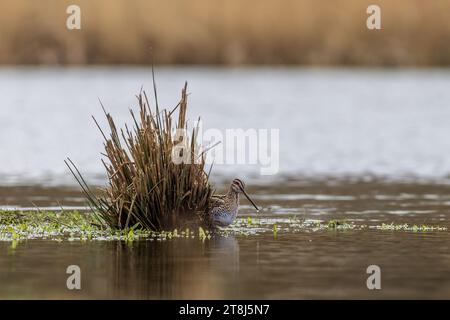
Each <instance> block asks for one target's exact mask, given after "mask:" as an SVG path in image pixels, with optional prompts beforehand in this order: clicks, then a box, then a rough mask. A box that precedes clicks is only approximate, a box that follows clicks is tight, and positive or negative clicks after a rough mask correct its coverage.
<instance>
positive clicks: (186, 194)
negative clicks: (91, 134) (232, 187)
mask: <svg viewBox="0 0 450 320" xmlns="http://www.w3.org/2000/svg"><path fill="white" fill-rule="evenodd" d="M153 83H155V82H153ZM186 90H187V83H186V84H185V86H184V88H183V89H182V93H181V100H180V102H179V103H178V104H177V106H176V107H175V108H174V109H173V110H171V111H168V110H166V109H164V110H160V109H159V106H158V98H157V94H156V86H155V85H154V95H155V110H152V109H151V107H150V104H149V101H148V98H147V94H146V93H145V91H142V90H141V92H140V93H139V95H138V96H137V100H138V104H139V115H138V116H136V115H135V113H134V112H133V110H132V109H130V113H131V117H132V120H133V123H134V125H133V128H132V129H129V128H128V127H127V126H126V125H125V128H124V129H118V128H117V126H116V124H115V122H114V120H113V117H112V116H111V115H110V114H109V113H107V112H106V111H105V108H104V107H103V105H102V108H103V110H104V112H105V116H106V119H107V121H108V124H109V133H108V134H105V132H104V131H103V130H102V129H101V127H100V126H99V124H98V122H97V121H96V119H95V118H94V121H95V123H96V125H97V126H98V128H99V129H100V132H101V134H102V135H103V138H104V140H105V142H104V147H105V153H104V154H103V155H104V156H105V157H106V161H105V160H104V159H102V162H103V165H104V166H105V169H106V173H107V177H108V183H107V186H106V187H105V188H102V189H101V190H100V193H97V192H94V191H93V190H92V189H91V188H90V187H89V186H88V184H87V183H86V181H85V179H84V178H83V176H82V175H81V173H80V171H79V170H78V169H77V167H76V166H75V165H74V163H73V162H72V161H71V160H70V159H68V160H67V161H66V164H67V166H68V167H69V169H70V170H71V172H72V174H73V175H74V177H75V178H76V180H77V181H78V183H79V184H80V186H81V188H82V190H83V192H84V194H85V196H86V198H87V200H88V202H89V204H90V206H91V208H92V209H93V210H94V211H95V212H96V213H97V214H98V215H99V216H100V218H102V220H104V221H105V222H106V224H107V225H108V226H109V227H111V228H113V229H119V230H124V229H128V228H129V227H132V226H141V227H143V228H145V229H147V230H153V231H161V230H167V229H172V228H174V227H175V226H178V225H182V224H183V223H186V221H192V219H195V220H197V221H198V222H201V221H202V218H204V217H205V214H206V212H207V210H208V208H209V205H210V198H211V195H212V194H213V190H212V188H211V186H210V184H209V181H208V180H209V173H206V172H205V152H206V151H205V152H202V153H201V154H199V153H198V152H197V150H198V144H197V141H196V140H197V132H198V126H197V127H195V128H193V129H192V133H191V134H190V135H189V132H188V126H187V122H186V112H187V92H186ZM176 111H178V117H177V120H175V119H174V116H175V112H176ZM174 156H175V157H177V159H184V160H183V161H181V162H180V161H178V162H177V161H173V159H174V158H173V157H174ZM198 219H200V220H198Z"/></svg>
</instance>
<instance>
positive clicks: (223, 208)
mask: <svg viewBox="0 0 450 320" xmlns="http://www.w3.org/2000/svg"><path fill="white" fill-rule="evenodd" d="M241 192H242V193H244V195H245V196H246V197H247V198H248V200H249V201H250V202H251V203H252V204H253V205H254V206H255V208H256V209H257V210H258V207H257V206H256V205H255V204H254V203H253V201H252V200H251V199H250V197H249V196H248V195H247V193H246V192H245V184H244V182H242V181H241V180H240V179H234V180H233V182H232V183H231V185H230V188H229V189H228V192H227V194H224V195H217V196H213V197H212V200H211V209H210V211H209V217H210V222H211V224H212V225H213V226H214V227H217V226H219V227H224V226H227V225H229V224H231V223H233V221H234V219H235V218H236V216H237V214H238V209H239V194H240V193H241Z"/></svg>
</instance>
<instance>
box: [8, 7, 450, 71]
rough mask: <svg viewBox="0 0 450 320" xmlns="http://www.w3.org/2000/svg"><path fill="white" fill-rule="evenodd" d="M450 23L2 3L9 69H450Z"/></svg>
mask: <svg viewBox="0 0 450 320" xmlns="http://www.w3.org/2000/svg"><path fill="white" fill-rule="evenodd" d="M70 4H77V5H79V6H80V7H81V11H82V17H81V18H82V29H81V30H75V31H69V30H67V29H66V27H65V21H66V18H67V14H66V8H67V6H68V5H70ZM369 4H378V5H379V6H380V7H381V9H382V30H378V31H369V30H368V29H367V28H366V19H367V14H366V8H367V6H368V5H369ZM449 15H450V1H449V0H433V1H423V0H396V1H388V0H376V1H374V0H333V1H317V0H280V1H275V0H246V1H242V0H227V1H218V0H189V1H188V0H170V1H162V0H114V1H110V0H77V1H72V0H70V1H66V0H40V1H33V0H2V1H1V2H0V63H1V64H149V63H151V60H152V54H151V48H153V52H154V58H155V60H156V62H157V63H159V64H227V65H234V64H312V65H315V64H322V65H335V64H342V65H359V64H361V65H381V66H390V65H416V66H427V65H449V64H450V41H449V40H450V19H449Z"/></svg>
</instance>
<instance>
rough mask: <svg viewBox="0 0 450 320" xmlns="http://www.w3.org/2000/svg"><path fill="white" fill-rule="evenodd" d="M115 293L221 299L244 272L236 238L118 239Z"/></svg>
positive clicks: (137, 296) (113, 289)
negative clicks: (127, 240) (240, 271)
mask: <svg viewBox="0 0 450 320" xmlns="http://www.w3.org/2000/svg"><path fill="white" fill-rule="evenodd" d="M111 252H113V255H114V256H113V259H112V260H113V261H114V267H113V269H114V272H113V277H114V279H112V281H111V282H110V283H111V285H112V288H111V290H109V292H110V294H111V297H115V298H128V299H129V298H136V299H158V298H177V299H206V298H215V297H216V298H220V297H221V296H223V294H222V291H223V290H225V288H224V285H226V283H227V281H226V280H227V279H228V281H229V280H230V279H233V278H236V276H237V274H238V273H239V244H238V241H237V240H236V239H235V238H234V237H220V236H217V235H215V236H214V237H213V238H212V239H210V240H206V241H204V242H202V241H200V240H199V239H198V238H195V239H184V238H183V239H172V240H166V241H156V240H153V241H149V240H147V241H135V242H132V243H125V242H117V243H116V244H115V250H112V251H111Z"/></svg>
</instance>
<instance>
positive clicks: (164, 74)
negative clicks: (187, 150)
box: [0, 68, 450, 185]
mask: <svg viewBox="0 0 450 320" xmlns="http://www.w3.org/2000/svg"><path fill="white" fill-rule="evenodd" d="M156 77H157V84H158V89H159V101H160V104H161V105H162V106H164V107H170V108H172V107H173V106H175V105H176V103H177V102H178V100H179V95H180V90H181V87H182V86H183V84H184V81H185V80H187V81H189V91H190V92H191V95H190V111H189V119H190V120H191V122H193V121H195V120H196V119H197V117H198V116H201V117H202V119H203V121H204V125H205V128H217V129H219V130H221V131H223V130H224V129H227V128H245V129H247V128H255V129H261V128H275V129H280V172H279V175H289V176H292V175H298V174H301V175H309V176H312V177H316V176H318V175H331V176H343V175H366V174H374V175H378V176H379V175H382V176H390V177H392V176H395V177H409V176H413V177H421V178H431V179H435V178H439V179H440V178H442V177H447V176H448V174H449V172H450V153H449V152H447V150H450V140H449V139H447V137H448V136H449V135H450V108H449V106H448V105H449V101H450V91H449V90H448V88H449V86H450V71H447V70H444V71H438V70H422V71H417V70H403V71H386V70H345V69H342V70H340V69H336V70H327V69H283V68H280V69H220V68H219V69H214V68H209V69H208V68H206V69H202V68H158V69H157V74H156ZM141 86H144V88H147V90H148V91H149V93H150V92H151V91H152V90H151V88H152V86H151V73H150V70H149V69H145V68H136V69H131V68H122V69H109V68H89V69H77V68H74V69H48V68H42V69H17V68H12V69H0V106H1V107H0V146H1V149H0V151H1V155H2V156H1V157H0V179H1V183H0V184H2V185H3V184H6V183H8V184H18V183H19V184H20V183H31V182H32V183H45V184H70V183H73V179H72V178H71V177H70V174H69V172H68V170H67V169H66V167H65V165H64V163H63V160H64V159H65V158H66V157H68V156H69V157H71V158H72V159H73V160H74V161H75V162H76V163H77V164H78V165H79V166H80V168H82V169H83V172H84V173H85V174H86V175H88V176H89V177H90V179H91V181H92V182H93V183H102V182H103V180H102V179H103V176H102V174H103V168H102V165H101V162H100V159H99V157H100V156H99V153H100V152H101V150H102V140H101V139H102V138H101V135H100V134H99V132H98V130H97V128H96V127H95V125H94V122H93V121H92V119H91V115H94V116H95V117H96V118H97V119H99V121H100V123H101V125H102V126H104V125H105V121H104V116H103V114H102V110H101V108H100V105H99V103H98V98H100V99H101V100H102V101H103V103H104V105H105V106H106V108H107V109H108V110H109V111H110V112H111V113H112V114H113V115H114V116H115V118H116V119H117V123H124V122H127V121H128V122H129V119H130V116H129V113H128V108H129V107H132V106H135V105H136V103H135V101H136V100H135V97H134V95H135V94H136V93H138V92H139V89H140V88H141ZM235 172H239V174H240V175H241V176H243V177H244V178H247V177H249V176H254V175H257V174H258V172H259V167H257V166H243V165H228V166H227V165H223V166H220V165H219V166H216V167H215V171H214V175H215V176H216V177H217V176H229V175H231V174H234V173H235ZM271 178H273V177H266V178H264V177H260V176H259V175H258V176H257V181H259V182H261V181H267V180H270V179H271Z"/></svg>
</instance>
